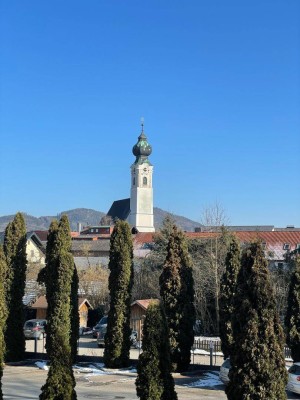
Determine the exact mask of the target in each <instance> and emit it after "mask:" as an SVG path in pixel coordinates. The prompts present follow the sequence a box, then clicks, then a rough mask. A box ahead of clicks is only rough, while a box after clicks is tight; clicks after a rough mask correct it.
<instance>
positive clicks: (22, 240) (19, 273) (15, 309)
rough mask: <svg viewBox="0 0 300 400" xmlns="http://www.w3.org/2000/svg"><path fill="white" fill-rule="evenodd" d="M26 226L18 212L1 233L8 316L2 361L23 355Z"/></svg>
mask: <svg viewBox="0 0 300 400" xmlns="http://www.w3.org/2000/svg"><path fill="white" fill-rule="evenodd" d="M26 242H27V238H26V226H25V220H24V217H23V215H22V214H21V213H17V214H16V216H15V218H14V219H13V221H12V222H11V223H9V224H8V225H7V227H6V230H5V237H4V253H5V256H6V261H7V274H6V284H5V292H6V304H7V307H8V315H7V321H6V330H5V343H6V360H7V361H19V360H22V359H23V358H24V355H25V337H24V333H23V325H24V319H25V314H24V306H23V301H22V300H23V296H24V293H25V281H26V269H27V258H26Z"/></svg>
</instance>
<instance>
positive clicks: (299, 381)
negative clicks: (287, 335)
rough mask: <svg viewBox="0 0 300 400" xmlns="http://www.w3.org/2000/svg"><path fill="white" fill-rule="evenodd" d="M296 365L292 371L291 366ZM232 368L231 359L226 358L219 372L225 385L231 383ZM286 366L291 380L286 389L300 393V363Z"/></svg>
mask: <svg viewBox="0 0 300 400" xmlns="http://www.w3.org/2000/svg"><path fill="white" fill-rule="evenodd" d="M296 365H297V367H296V368H294V369H292V371H291V373H290V370H291V368H293V367H294V366H296ZM230 368H231V363H230V359H229V358H226V360H225V361H224V362H223V364H222V365H221V368H220V373H219V378H220V380H221V381H222V382H223V383H224V385H227V384H228V383H229V370H230ZM285 368H286V369H287V370H288V372H289V381H288V384H287V386H286V389H287V390H290V391H291V392H294V393H299V394H300V363H295V364H294V365H293V366H292V367H289V366H286V367H285ZM297 390H298V391H297Z"/></svg>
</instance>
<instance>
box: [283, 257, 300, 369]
mask: <svg viewBox="0 0 300 400" xmlns="http://www.w3.org/2000/svg"><path fill="white" fill-rule="evenodd" d="M293 263H294V272H293V274H292V277H291V281H290V286H289V294H288V306H287V312H286V316H285V325H286V330H287V344H288V346H289V347H290V349H291V353H292V359H293V360H294V362H300V254H296V255H295V258H294V259H293Z"/></svg>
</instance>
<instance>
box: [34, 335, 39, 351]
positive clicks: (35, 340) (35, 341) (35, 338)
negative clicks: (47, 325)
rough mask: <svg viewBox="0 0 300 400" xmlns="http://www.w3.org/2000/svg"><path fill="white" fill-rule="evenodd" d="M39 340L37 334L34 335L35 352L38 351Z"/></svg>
mask: <svg viewBox="0 0 300 400" xmlns="http://www.w3.org/2000/svg"><path fill="white" fill-rule="evenodd" d="M37 340H38V338H37V337H36V336H35V337H34V352H35V354H36V353H37Z"/></svg>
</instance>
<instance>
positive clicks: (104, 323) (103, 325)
mask: <svg viewBox="0 0 300 400" xmlns="http://www.w3.org/2000/svg"><path fill="white" fill-rule="evenodd" d="M106 327H107V315H105V316H104V317H102V318H101V319H100V321H99V322H98V323H97V324H96V325H95V326H94V327H93V337H94V338H96V337H97V336H98V332H99V331H100V330H101V329H103V328H106Z"/></svg>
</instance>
